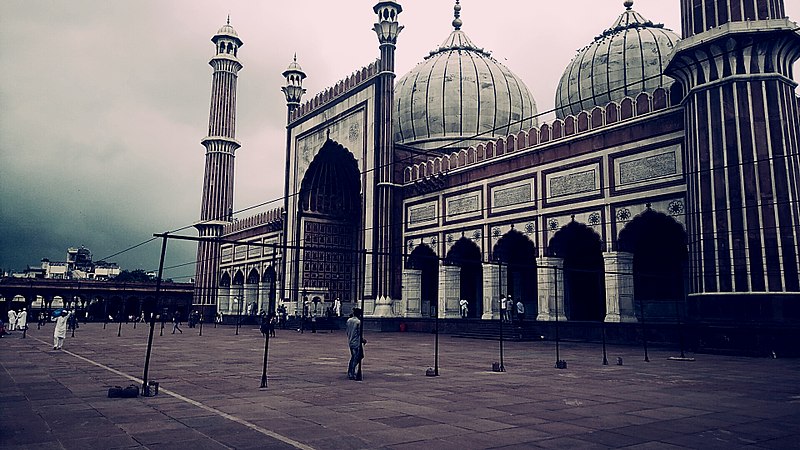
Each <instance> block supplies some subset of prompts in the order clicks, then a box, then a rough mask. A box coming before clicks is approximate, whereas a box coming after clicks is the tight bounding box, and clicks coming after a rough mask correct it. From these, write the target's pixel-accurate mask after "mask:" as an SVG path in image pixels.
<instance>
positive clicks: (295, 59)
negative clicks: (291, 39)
mask: <svg viewBox="0 0 800 450" xmlns="http://www.w3.org/2000/svg"><path fill="white" fill-rule="evenodd" d="M294 62H297V52H294Z"/></svg>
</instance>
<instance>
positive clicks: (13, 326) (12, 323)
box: [8, 309, 17, 331]
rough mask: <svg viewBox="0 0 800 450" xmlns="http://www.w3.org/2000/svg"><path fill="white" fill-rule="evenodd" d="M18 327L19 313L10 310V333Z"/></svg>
mask: <svg viewBox="0 0 800 450" xmlns="http://www.w3.org/2000/svg"><path fill="white" fill-rule="evenodd" d="M16 326H17V312H16V311H14V310H13V309H9V310H8V331H14V330H15V329H16Z"/></svg>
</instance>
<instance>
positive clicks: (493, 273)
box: [481, 263, 508, 320]
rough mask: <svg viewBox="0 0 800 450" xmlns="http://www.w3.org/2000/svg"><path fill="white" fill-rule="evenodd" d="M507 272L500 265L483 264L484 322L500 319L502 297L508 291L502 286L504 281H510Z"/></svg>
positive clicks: (482, 317)
mask: <svg viewBox="0 0 800 450" xmlns="http://www.w3.org/2000/svg"><path fill="white" fill-rule="evenodd" d="M506 270H507V268H506V267H501V266H500V264H492V263H484V264H483V315H482V316H481V319H483V320H491V319H499V318H500V297H501V296H502V295H504V294H505V292H506V291H507V290H508V289H507V286H503V285H501V281H502V279H505V280H508V277H507V276H506V273H505V271H506ZM501 272H502V275H501Z"/></svg>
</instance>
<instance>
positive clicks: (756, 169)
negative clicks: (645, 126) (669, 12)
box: [667, 0, 800, 320]
mask: <svg viewBox="0 0 800 450" xmlns="http://www.w3.org/2000/svg"><path fill="white" fill-rule="evenodd" d="M681 12H682V29H683V40H681V41H680V42H679V43H678V45H677V46H676V48H675V53H674V55H673V58H672V60H671V61H670V63H669V66H668V68H667V74H668V75H670V76H672V77H673V78H675V79H677V80H678V81H679V82H680V83H681V85H682V86H683V90H684V95H685V98H684V100H683V106H684V110H685V114H684V116H685V128H686V138H685V149H684V150H685V155H686V156H685V160H686V172H687V188H688V189H687V191H688V192H687V197H688V199H687V200H688V201H687V205H688V211H687V226H688V232H689V240H690V247H689V251H690V264H691V271H692V276H691V283H692V287H691V293H692V294H693V296H692V298H694V299H696V300H697V304H698V305H699V307H700V308H701V311H699V313H700V314H702V313H703V311H708V310H712V309H715V308H716V307H717V306H721V307H723V308H724V307H726V306H727V307H728V308H737V306H734V305H743V304H740V303H737V300H736V296H735V295H731V294H737V293H748V294H755V293H763V294H764V296H763V298H764V299H770V301H767V302H764V303H763V305H764V306H765V307H769V306H770V305H774V304H777V303H779V302H777V300H778V299H787V301H788V299H789V297H792V298H800V297H798V296H797V294H796V293H798V292H800V282H798V272H800V265H798V242H799V241H800V204H798V200H800V188H799V187H798V186H800V159H798V151H800V144H798V143H799V142H800V123H798V117H799V116H798V99H797V96H796V94H795V90H794V89H795V86H796V82H795V81H793V80H792V64H793V63H794V61H796V60H797V58H798V57H799V56H800V35H799V34H798V32H797V25H796V24H794V23H792V22H790V21H789V20H788V19H787V18H786V16H785V12H784V2H783V0H681ZM788 293H795V295H794V296H792V295H786V294H788ZM718 294H725V295H718ZM775 294H781V295H775ZM751 298H754V297H751ZM771 300H775V301H776V302H774V303H773V302H771ZM753 301H755V300H753ZM703 302H705V303H706V304H707V305H708V308H709V309H705V308H703ZM772 318H780V312H778V311H777V310H775V311H773V317H772ZM752 319H754V320H755V319H757V318H756V317H752Z"/></svg>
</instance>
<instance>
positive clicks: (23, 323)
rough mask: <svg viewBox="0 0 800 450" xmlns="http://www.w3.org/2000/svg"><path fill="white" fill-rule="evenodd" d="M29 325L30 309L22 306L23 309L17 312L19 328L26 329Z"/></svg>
mask: <svg viewBox="0 0 800 450" xmlns="http://www.w3.org/2000/svg"><path fill="white" fill-rule="evenodd" d="M27 327H28V311H26V310H25V308H22V311H20V312H19V314H17V329H19V330H24V329H25V328H27Z"/></svg>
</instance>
